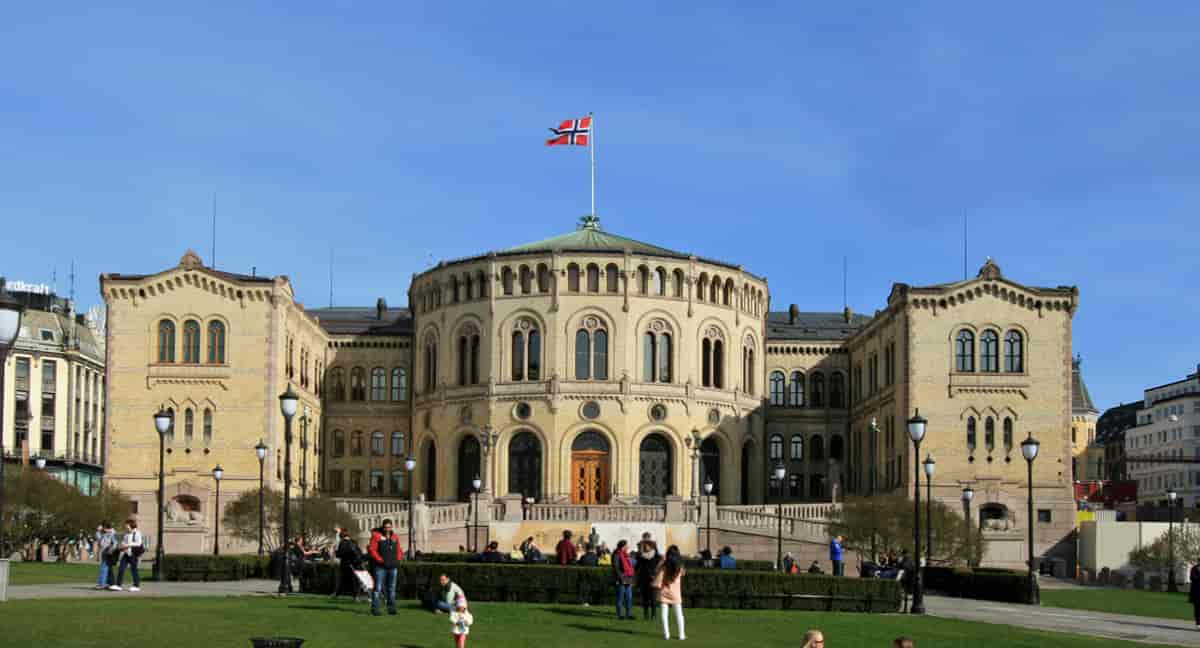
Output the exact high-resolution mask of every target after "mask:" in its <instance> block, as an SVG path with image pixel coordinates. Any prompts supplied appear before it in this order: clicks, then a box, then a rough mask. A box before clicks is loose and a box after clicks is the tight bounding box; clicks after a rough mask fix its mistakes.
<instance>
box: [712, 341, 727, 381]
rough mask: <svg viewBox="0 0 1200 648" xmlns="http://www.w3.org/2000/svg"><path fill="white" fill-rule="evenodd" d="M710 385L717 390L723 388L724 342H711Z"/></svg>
mask: <svg viewBox="0 0 1200 648" xmlns="http://www.w3.org/2000/svg"><path fill="white" fill-rule="evenodd" d="M712 349H713V351H712V356H713V359H712V374H713V375H712V383H713V387H716V388H717V389H724V388H725V342H724V341H723V340H713V345H712Z"/></svg>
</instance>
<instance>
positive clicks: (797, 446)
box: [789, 434, 804, 461]
mask: <svg viewBox="0 0 1200 648" xmlns="http://www.w3.org/2000/svg"><path fill="white" fill-rule="evenodd" d="M789 459H791V460H792V461H800V460H802V459H804V435H803V434H793V435H792V447H791V456H790V457H789Z"/></svg>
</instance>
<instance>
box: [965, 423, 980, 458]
mask: <svg viewBox="0 0 1200 648" xmlns="http://www.w3.org/2000/svg"><path fill="white" fill-rule="evenodd" d="M977 441H978V439H977V438H976V436H975V417H974V416H968V417H967V454H974V453H975V448H976V447H977V445H976V444H977Z"/></svg>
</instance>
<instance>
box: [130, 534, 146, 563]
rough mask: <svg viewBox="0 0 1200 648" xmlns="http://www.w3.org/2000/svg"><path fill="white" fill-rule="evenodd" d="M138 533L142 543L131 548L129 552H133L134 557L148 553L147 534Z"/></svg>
mask: <svg viewBox="0 0 1200 648" xmlns="http://www.w3.org/2000/svg"><path fill="white" fill-rule="evenodd" d="M138 535H140V536H141V538H142V542H141V544H139V545H136V546H133V547H130V548H129V553H131V554H133V557H134V558H141V557H142V554H144V553H146V535H145V534H144V533H140V532H139V533H138Z"/></svg>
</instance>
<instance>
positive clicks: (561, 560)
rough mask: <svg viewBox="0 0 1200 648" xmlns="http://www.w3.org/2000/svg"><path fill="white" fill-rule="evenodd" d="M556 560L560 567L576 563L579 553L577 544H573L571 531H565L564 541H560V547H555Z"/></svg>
mask: <svg viewBox="0 0 1200 648" xmlns="http://www.w3.org/2000/svg"><path fill="white" fill-rule="evenodd" d="M554 554H555V558H557V559H558V564H560V565H571V564H574V563H575V560H576V558H578V557H579V553H578V552H577V551H576V550H575V543H573V542H571V530H570V529H567V530H566V531H563V537H562V540H559V541H558V545H557V546H555V547H554Z"/></svg>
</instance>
